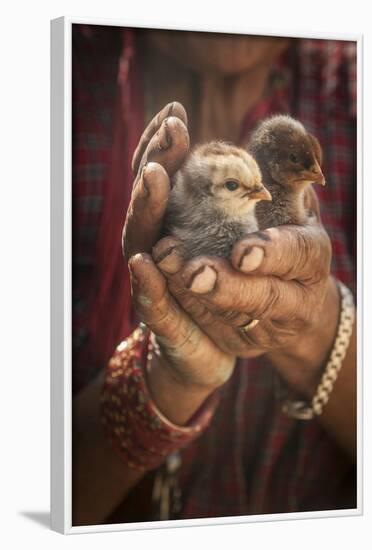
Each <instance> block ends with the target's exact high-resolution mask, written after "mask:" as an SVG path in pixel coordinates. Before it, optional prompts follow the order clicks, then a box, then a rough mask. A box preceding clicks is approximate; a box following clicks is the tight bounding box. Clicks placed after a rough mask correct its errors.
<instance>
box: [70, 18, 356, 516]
mask: <svg viewBox="0 0 372 550" xmlns="http://www.w3.org/2000/svg"><path fill="white" fill-rule="evenodd" d="M122 32H123V31H122V29H118V28H114V27H112V28H105V27H97V28H92V27H75V29H74V32H73V236H74V238H73V380H74V383H75V387H76V388H80V387H82V386H83V385H84V384H85V383H87V382H88V381H89V380H90V379H91V378H92V377H93V375H94V374H95V373H96V372H97V371H98V369H100V368H101V367H102V366H103V363H102V361H103V359H102V357H104V356H102V355H101V356H100V355H99V354H98V353H97V354H96V355H95V353H94V350H95V346H96V342H93V341H92V339H91V335H90V333H89V322H88V321H89V318H90V316H91V315H93V314H96V313H97V312H95V311H94V310H93V307H94V304H95V300H94V297H95V293H96V292H97V288H98V286H97V285H98V283H97V280H96V272H97V268H98V267H99V266H98V256H97V248H96V242H97V238H98V231H99V227H100V223H101V221H102V211H103V206H104V201H105V197H106V192H107V185H108V174H109V171H110V162H111V148H112V143H113V137H112V136H113V118H114V114H115V110H114V106H115V104H116V95H117V73H118V60H119V56H120V53H121V51H122V40H121V35H122ZM355 58H356V46H355V43H352V42H341V41H326V40H304V39H298V40H294V41H293V45H292V46H291V48H290V49H289V51H288V52H287V53H286V54H285V56H284V57H283V58H282V59H281V61H280V62H279V63H278V64H277V65H276V66H275V67H274V68H273V72H272V79H271V82H270V87H269V90H270V93H268V94H267V95H266V96H265V97H264V98H263V99H262V100H261V101H260V102H259V104H258V105H256V107H255V109H254V110H253V112H250V113H249V114H248V115H247V117H246V118H245V120H244V121H243V123H242V134H241V141H242V142H244V140H245V139H246V137H247V135H248V133H249V131H250V130H251V129H252V128H253V127H254V125H255V124H256V123H257V121H258V120H260V119H261V118H263V117H265V116H267V115H269V114H274V113H278V112H284V113H290V114H292V115H293V116H294V117H296V118H298V119H300V120H301V122H303V123H304V125H305V126H306V127H307V128H308V129H309V131H311V132H312V133H313V134H315V135H316V136H317V137H318V139H319V141H320V143H321V145H322V148H323V152H324V163H323V168H324V173H325V174H326V179H327V186H326V187H325V188H324V189H323V188H319V186H317V189H316V191H317V193H318V196H319V198H320V202H321V210H322V218H323V222H324V224H325V227H326V229H327V231H328V233H329V235H330V237H331V240H332V243H333V273H334V275H335V276H336V277H338V278H339V279H340V280H342V281H343V282H344V283H345V284H346V285H348V286H349V287H350V288H351V289H352V290H353V291H354V292H355V258H356V235H355V232H356V223H355V217H356V125H355V101H356V94H355V86H356V75H355V72H356V59H355ZM123 185H125V186H127V188H128V189H129V188H130V186H131V181H124V182H123ZM118 244H119V243H118ZM126 314H127V315H130V312H129V311H127V312H126ZM120 336H121V337H122V336H126V335H125V334H122V335H120ZM118 341H119V339H118ZM87 350H88V351H89V353H86V351H87ZM84 358H85V359H84ZM104 360H106V357H104ZM275 387H276V383H275V375H274V373H273V369H272V368H271V366H270V365H268V364H267V363H265V362H264V361H261V360H255V361H249V362H245V363H244V365H243V364H240V365H239V366H238V368H237V369H236V370H235V373H234V375H233V377H232V379H231V380H230V381H229V382H228V383H227V384H226V385H225V387H224V388H223V389H222V390H221V403H220V405H219V407H218V409H217V411H216V413H215V415H214V418H213V421H212V424H211V425H210V427H209V428H208V430H207V431H206V432H205V433H204V434H203V435H202V436H201V437H200V438H199V439H198V440H196V441H195V442H193V443H192V444H191V445H190V446H189V447H187V448H186V449H185V450H184V451H182V468H181V474H180V483H181V488H182V494H183V498H182V510H181V512H180V514H179V517H182V518H197V517H213V516H215V517H216V516H229V515H248V514H262V513H275V512H290V511H304V510H325V509H339V508H351V507H355V505H356V504H355V496H356V495H355V475H354V474H355V472H354V469H353V468H352V467H351V466H350V463H349V462H348V461H347V460H346V459H345V457H344V456H343V454H342V453H341V452H340V451H339V450H338V448H337V447H336V446H335V445H334V444H333V442H332V441H331V440H330V439H329V437H328V436H327V434H326V432H325V431H324V430H323V429H322V427H321V426H320V425H319V424H318V423H317V422H316V421H311V422H301V421H296V420H292V419H289V418H287V417H286V416H284V415H283V414H282V413H281V412H280V406H279V403H278V400H277V399H276V392H275Z"/></svg>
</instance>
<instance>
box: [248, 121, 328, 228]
mask: <svg viewBox="0 0 372 550" xmlns="http://www.w3.org/2000/svg"><path fill="white" fill-rule="evenodd" d="M248 151H249V152H250V153H251V154H252V155H253V156H254V158H255V159H256V161H257V163H258V165H259V167H260V170H261V173H262V179H263V182H264V184H265V186H266V187H267V188H268V190H269V191H270V193H271V195H272V202H271V203H270V204H264V203H261V204H258V205H257V209H256V214H257V219H258V223H259V227H260V229H266V228H268V227H275V226H277V225H283V224H299V225H302V224H304V223H306V220H307V219H308V218H309V215H310V213H309V212H308V210H307V209H306V207H305V202H304V196H305V190H306V188H307V187H308V186H309V185H311V184H312V183H318V184H320V185H325V179H324V175H323V173H322V170H321V168H320V165H321V162H322V152H321V148H320V145H319V142H318V140H317V139H316V138H315V137H314V136H313V135H311V134H310V133H309V132H307V131H306V129H305V128H304V126H303V125H302V124H301V123H300V122H299V121H298V120H295V119H294V118H292V117H290V116H287V115H277V116H274V117H271V118H269V119H266V120H264V121H263V122H262V123H261V124H260V125H259V127H258V128H257V129H256V131H255V132H254V133H253V134H252V136H251V139H250V141H249V144H248Z"/></svg>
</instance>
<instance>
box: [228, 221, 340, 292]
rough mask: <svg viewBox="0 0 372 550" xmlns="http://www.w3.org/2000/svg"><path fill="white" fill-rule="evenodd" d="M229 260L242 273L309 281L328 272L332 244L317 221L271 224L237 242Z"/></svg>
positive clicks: (322, 276) (315, 279) (314, 280)
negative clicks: (271, 225)
mask: <svg viewBox="0 0 372 550" xmlns="http://www.w3.org/2000/svg"><path fill="white" fill-rule="evenodd" d="M231 263H232V265H233V266H234V267H235V268H236V269H237V270H239V271H241V272H243V273H247V274H255V275H273V276H275V277H280V278H281V279H284V280H293V279H296V280H298V281H301V282H309V283H311V282H316V281H319V280H321V279H323V278H325V277H326V276H327V275H328V274H329V272H330V265H331V243H330V239H329V237H328V235H327V233H326V232H325V230H324V229H323V227H322V226H321V225H319V224H312V225H307V226H295V225H287V226H285V225H283V226H279V227H272V228H269V229H266V230H265V231H258V232H257V233H252V234H251V235H248V236H247V237H246V238H245V239H243V240H241V241H239V242H238V243H237V244H236V245H235V246H234V248H233V251H232V254H231Z"/></svg>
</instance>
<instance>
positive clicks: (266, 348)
mask: <svg viewBox="0 0 372 550" xmlns="http://www.w3.org/2000/svg"><path fill="white" fill-rule="evenodd" d="M188 148H189V139H188V134H187V117H186V113H185V111H184V109H183V107H182V106H181V105H180V104H178V103H172V104H169V105H167V106H166V107H165V108H164V109H163V110H162V111H161V112H160V113H159V114H158V115H157V116H156V117H155V118H154V119H153V120H152V122H151V123H150V124H149V126H148V128H147V129H146V130H145V132H144V134H143V136H142V138H141V140H140V143H139V145H138V147H137V150H136V152H135V154H134V158H133V170H134V173H135V174H136V177H135V183H134V186H133V194H132V200H131V204H130V207H129V209H128V214H127V218H126V221H125V225H124V230H123V250H124V253H125V257H126V259H127V260H128V262H129V267H130V272H131V276H132V296H133V301H134V304H135V307H136V309H137V312H138V315H139V316H140V318H141V319H142V320H143V321H144V322H145V323H146V324H147V325H148V326H149V327H150V328H151V330H152V331H153V332H154V333H155V334H156V335H157V336H158V341H159V344H160V346H161V351H162V354H163V357H164V360H165V362H166V363H167V365H168V367H169V368H170V369H172V370H173V371H174V373H175V375H176V376H177V378H178V379H179V380H181V381H182V382H184V383H186V384H188V385H195V386H203V387H211V388H214V387H218V386H220V385H221V384H223V383H224V382H225V381H226V380H227V379H228V378H229V376H230V375H231V373H232V371H233V368H234V364H235V358H236V357H237V356H240V357H253V356H257V355H261V354H262V353H268V352H272V351H273V350H276V349H278V348H283V347H285V346H290V345H291V344H292V343H293V342H295V341H296V339H297V338H298V335H299V334H303V333H306V331H309V330H311V328H312V326H313V325H314V324H317V322H318V321H319V316H320V314H321V312H322V308H323V306H324V300H325V297H326V293H327V285H329V279H330V277H329V274H330V261H331V245H330V240H329V238H328V236H327V234H326V232H325V230H324V228H323V226H322V225H321V222H320V218H319V207H318V204H317V199H316V196H315V193H314V192H313V190H312V189H311V190H310V191H309V193H308V196H307V198H306V200H307V202H308V206H309V207H310V208H312V210H313V211H314V214H315V215H314V216H313V218H312V220H311V222H309V224H308V225H307V226H301V227H300V226H281V227H278V228H271V229H267V230H265V231H262V232H257V233H254V234H252V235H250V236H249V237H247V238H245V239H244V240H243V241H240V242H238V243H237V244H236V245H235V247H234V249H233V251H232V255H231V261H228V260H227V259H226V260H224V259H221V258H216V257H206V256H205V257H198V258H195V259H192V260H191V261H189V262H186V263H184V262H183V261H182V259H181V257H180V256H179V255H178V254H177V241H176V240H175V239H174V238H172V237H166V238H165V239H162V240H160V241H158V237H159V234H160V228H161V223H162V218H163V215H164V211H165V208H166V204H167V198H168V196H169V192H170V177H171V176H172V175H173V174H174V173H175V171H176V170H177V169H178V168H179V167H180V166H181V164H182V162H183V160H184V159H185V156H186V154H187V151H188ZM252 318H255V319H259V320H260V323H259V324H258V325H257V326H256V327H255V328H253V329H252V330H250V331H249V332H247V333H243V332H242V331H241V329H240V328H239V327H241V326H242V325H245V324H246V323H248V322H249V320H250V319H252ZM289 378H290V377H289Z"/></svg>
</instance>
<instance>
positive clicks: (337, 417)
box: [268, 278, 356, 458]
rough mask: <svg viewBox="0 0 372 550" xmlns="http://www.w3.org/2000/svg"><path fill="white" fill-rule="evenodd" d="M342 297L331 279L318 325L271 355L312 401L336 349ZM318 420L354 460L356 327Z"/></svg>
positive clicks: (283, 373) (291, 384) (293, 384)
mask: <svg viewBox="0 0 372 550" xmlns="http://www.w3.org/2000/svg"><path fill="white" fill-rule="evenodd" d="M339 313H340V298H339V292H338V288H337V286H336V283H335V281H334V280H333V279H332V278H330V279H329V281H328V289H327V295H326V299H325V302H324V305H323V308H322V312H321V315H320V317H319V320H318V322H317V323H316V324H315V326H314V327H312V328H311V330H309V331H304V332H303V333H301V334H299V336H298V338H297V340H296V342H295V344H294V345H292V346H291V347H288V348H286V349H283V350H280V351H275V352H272V353H270V354H269V355H268V358H269V359H270V361H271V363H272V364H273V366H274V367H275V368H276V369H277V370H278V372H279V373H280V375H281V376H282V378H283V379H284V380H285V381H286V382H287V384H288V386H289V387H290V388H292V389H293V390H295V392H297V393H298V394H299V395H301V396H302V397H304V398H305V399H307V400H308V401H311V399H312V398H313V396H314V394H315V392H316V390H317V387H318V384H319V382H320V379H321V376H322V374H323V372H324V368H325V365H326V363H327V360H328V357H329V355H330V352H331V350H332V347H333V344H334V341H335V337H336V334H337V328H338V323H339ZM317 419H318V421H319V422H321V423H322V425H323V426H324V427H325V428H326V429H327V430H328V432H329V433H330V435H331V436H332V437H334V439H335V440H336V442H337V443H338V444H339V445H340V446H341V447H342V448H343V449H344V450H345V451H346V452H347V453H348V454H349V455H350V456H351V457H353V458H355V453H356V325H355V324H354V329H353V334H352V337H351V340H350V344H349V347H348V350H347V353H346V356H345V358H344V360H343V363H342V367H341V370H340V372H339V374H338V377H337V380H336V382H335V385H334V387H333V390H332V392H331V394H330V398H329V401H328V402H327V404H326V405H325V406H324V409H323V411H322V414H321V415H320V416H318V417H317Z"/></svg>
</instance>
